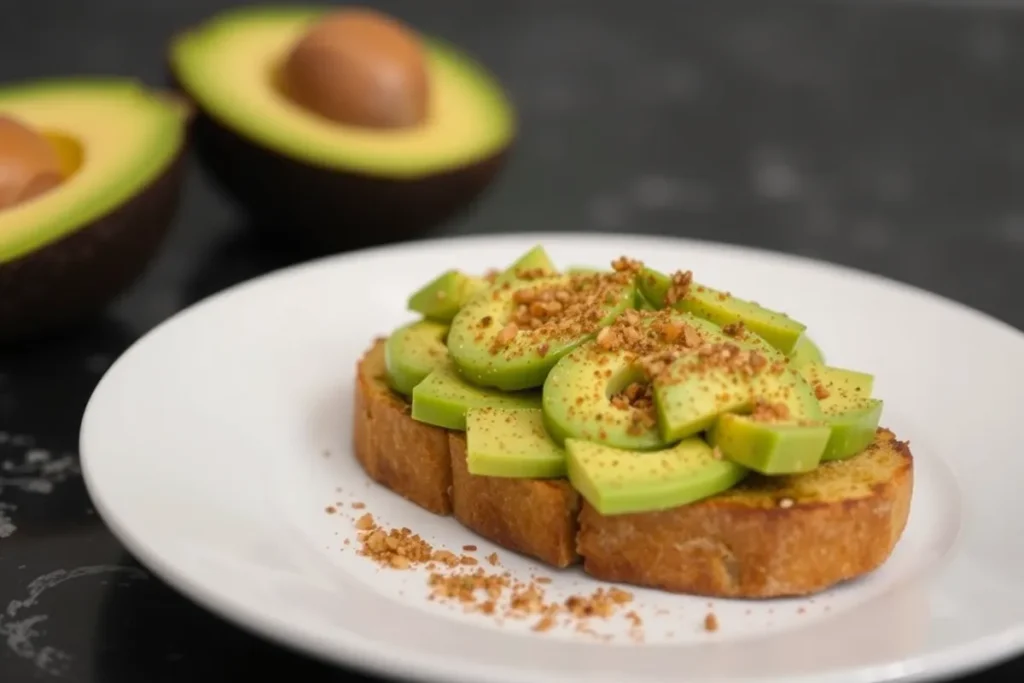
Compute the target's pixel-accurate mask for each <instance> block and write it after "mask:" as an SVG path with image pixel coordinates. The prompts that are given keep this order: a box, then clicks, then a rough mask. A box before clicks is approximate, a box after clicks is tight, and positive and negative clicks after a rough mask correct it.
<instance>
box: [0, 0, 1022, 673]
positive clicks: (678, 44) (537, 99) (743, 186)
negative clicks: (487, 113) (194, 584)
mask: <svg viewBox="0 0 1024 683" xmlns="http://www.w3.org/2000/svg"><path fill="white" fill-rule="evenodd" d="M237 4H240V3H235V2H225V1H224V0H159V1H148V2H147V1H143V0H93V1H92V2H72V1H70V0H66V1H63V2H58V1H57V0H34V1H33V2H27V1H17V2H15V3H14V4H13V5H12V7H11V8H5V9H4V13H3V18H2V19H0V51H2V54H3V58H2V59H0V81H8V80H16V79H17V80H20V79H25V78H31V77H38V76H53V75H60V74H77V73H115V74H127V75H133V76H137V77H140V78H142V79H144V80H146V81H148V82H150V83H154V84H157V83H161V82H162V78H163V55H162V50H163V46H164V45H165V43H166V41H167V39H168V38H169V37H170V35H171V34H172V33H173V32H174V31H176V30H179V29H181V28H183V27H185V26H187V25H189V24H192V23H195V22H197V21H199V20H201V19H202V18H203V17H204V16H206V14H208V13H210V12H212V11H215V10H216V9H218V8H222V7H225V6H229V5H237ZM374 4H378V5H379V6H381V7H383V8H384V9H386V10H388V11H392V12H394V13H396V14H398V15H399V16H402V17H404V18H406V19H407V20H409V21H411V22H413V23H414V24H416V25H417V26H419V27H420V28H421V29H423V30H425V31H427V32H433V33H436V34H440V35H442V36H444V37H446V38H448V39H450V40H452V41H454V42H456V43H458V44H460V45H461V46H463V47H465V48H466V49H467V50H469V51H471V52H472V53H474V54H475V55H477V56H478V57H479V58H480V59H481V60H483V61H484V62H485V63H486V64H487V65H488V66H489V67H490V68H491V69H492V70H493V71H494V72H496V74H497V75H498V76H499V77H500V78H501V79H502V81H503V82H504V83H505V85H506V86H507V87H508V89H509V91H510V93H511V96H512V98H513V100H514V101H515V103H516V105H517V107H518V109H519V112H520V116H521V119H522V133H521V136H520V138H519V142H518V144H517V147H516V149H515V153H514V155H513V157H512V159H511V162H510V164H509V166H508V167H507V170H506V172H505V174H504V175H503V176H502V177H501V179H500V181H499V182H498V184H497V185H496V186H495V187H494V188H493V190H492V191H491V192H489V193H488V195H487V196H486V197H485V199H484V200H483V201H482V202H481V203H479V204H478V205H477V206H476V208H475V209H474V210H472V211H471V212H470V213H468V214H466V215H464V216H463V217H461V218H460V219H458V220H456V221H455V222H453V223H451V224H448V225H445V226H443V227H441V228H438V229H437V230H435V231H434V232H435V233H436V234H468V233H478V232H500V231H510V230H516V231H523V230H538V231H540V230H595V231H621V232H636V233H642V232H643V233H663V234H674V235H681V236H695V237H701V238H708V239H715V240H722V241H727V242H735V243H743V244H752V245H757V246H764V247H770V248H773V249H779V250H783V251H790V252H797V253H801V254H806V255H811V256H815V257H820V258H824V259H827V260H831V261H835V262H839V263H844V264H848V265H852V266H856V267H859V268H863V269H866V270H870V271H874V272H878V273H883V274H885V275H888V276H890V277H893V278H896V279H899V280H903V281H906V282H910V283H913V284H916V285H919V286H921V287H925V288H927V289H931V290H933V291H936V292H939V293H941V294H943V295H946V296H949V297H951V298H953V299H957V300H960V301H962V302H965V303H967V304H969V305H971V306H974V307H976V308H979V309H982V310H984V311H986V312H989V313H992V314H994V315H996V316H998V317H1000V318H1002V319H1004V320H1006V321H1008V322H1010V323H1012V324H1014V325H1016V326H1018V327H1024V305H1021V303H1020V292H1021V291H1024V270H1022V269H1018V268H1017V267H1016V266H1017V265H1019V264H1020V263H1021V260H1022V258H1024V192H1021V184H1022V182H1024V79H1022V78H1021V74H1022V73H1024V3H1021V4H1019V5H1017V4H1016V3H1011V2H1005V3H982V2H974V3H972V2H967V1H965V2H962V3H950V2H945V3H934V4H933V3H925V2H888V3H871V2H847V3H843V2H828V1H826V0H820V1H818V2H796V1H794V0H780V1H779V2H773V3H766V2H760V1H758V0H749V1H747V2H723V1H721V0H719V1H718V2H711V1H708V2H672V1H670V0H660V1H657V2H656V1H653V0H652V1H648V2H643V1H639V2H638V1H634V2H615V1H612V0H577V1H573V0H536V1H533V0H531V1H519V2H514V3H512V2H508V3H486V5H487V7H486V9H485V8H484V3H478V2H472V1H471V0H442V1H438V2H432V3H423V2H413V1H412V0H408V1H405V2H397V1H395V2H387V3H374ZM998 5H1002V7H999V6H998ZM292 259H293V257H290V256H288V255H287V254H286V253H284V252H282V251H281V250H278V249H274V248H272V247H268V246H267V245H265V244H262V243H260V242H258V241H257V240H255V239H253V238H252V237H251V236H250V233H249V232H248V230H247V229H246V226H245V224H244V222H243V219H242V218H241V217H240V216H239V214H238V213H237V212H236V211H234V209H233V207H231V206H230V205H229V204H228V203H227V202H226V200H225V199H223V198H222V197H220V196H218V194H217V193H216V192H215V190H214V189H213V188H212V187H211V186H210V185H209V183H208V182H207V181H206V179H205V178H204V177H203V176H202V174H201V173H199V172H198V171H196V170H195V169H192V172H191V173H190V176H189V178H188V182H187V187H186V195H185V200H184V204H183V206H182V210H181V212H180V214H179V219H178V221H177V223H176V225H175V231H174V233H173V235H172V236H171V238H170V240H169V241H168V243H167V245H166V248H165V250H164V251H163V253H162V254H161V257H160V258H159V259H158V261H157V262H156V263H154V265H153V267H152V268H151V269H150V271H149V273H148V274H147V275H146V277H145V278H144V279H143V280H142V281H141V282H139V284H138V286H137V287H135V288H134V289H133V290H132V291H131V292H130V293H129V294H128V295H127V296H125V297H124V298H123V299H122V300H120V301H119V302H118V303H117V304H116V305H115V306H113V307H112V309H111V310H110V313H109V315H108V316H107V317H106V318H104V319H103V320H100V321H97V323H96V324H95V325H92V326H90V327H88V328H87V329H83V330H80V331H78V332H76V334H75V335H74V336H71V337H67V338H64V339H61V340H56V341H54V342H51V343H46V344H40V345H37V346H35V347H33V348H31V349H28V350H24V351H19V352H17V353H14V352H5V353H3V354H0V463H7V465H6V466H5V467H4V469H0V529H5V531H4V532H3V533H0V536H3V535H5V534H7V536H6V537H4V538H0V613H2V612H3V610H4V609H8V610H9V609H10V605H14V607H15V609H16V611H17V618H16V619H15V618H13V617H12V616H8V617H7V618H6V620H5V621H0V680H3V681H4V682H5V683H7V682H10V683H21V682H22V681H30V680H37V679H45V678H48V677H49V676H50V672H57V673H62V674H63V680H66V681H76V682H78V681H81V682H85V683H120V682H121V681H125V682H130V683H137V682H139V681H167V682H168V683H171V682H174V683H177V682H180V681H185V680H186V679H194V680H196V681H214V680H222V679H224V678H225V677H226V678H228V679H234V678H235V677H238V678H239V679H240V678H241V677H242V676H247V675H250V674H252V673H253V672H258V671H260V670H261V669H264V668H265V667H266V666H268V665H269V664H271V663H280V664H283V665H288V666H290V667H294V672H295V675H297V676H302V677H305V679H306V680H309V681H321V680H327V679H329V678H332V677H333V676H335V675H336V674H335V672H334V671H333V670H330V669H327V668H326V667H321V666H320V665H318V664H315V663H312V662H309V661H306V660H303V659H299V658H298V657H294V656H292V655H290V654H288V653H285V652H284V651H282V650H279V649H277V648H275V647H273V646H270V645H266V644H264V643H263V642H262V641H257V640H255V639H253V638H250V637H249V636H246V635H244V634H242V633H241V632H240V631H238V630H236V629H234V628H232V627H230V626H227V625H224V624H222V623H221V622H220V621H219V620H217V619H215V618H213V617H211V616H208V615H207V614H206V613H205V612H203V611H202V610H200V609H199V608H196V607H194V606H192V605H191V604H190V603H188V602H186V601H185V600H184V599H183V598H180V597H178V596H177V595H176V594H175V593H173V592H172V591H171V590H170V589H168V588H166V587H164V586H163V585H162V584H161V583H160V582H159V581H158V580H156V579H155V578H153V577H151V576H149V575H148V574H147V573H145V572H144V571H141V570H137V569H135V570H130V571H129V570H124V569H121V570H117V569H116V567H119V566H120V567H133V566H135V565H134V563H133V561H132V560H131V559H130V558H129V557H127V556H126V554H125V553H124V552H123V550H122V549H121V548H120V546H119V545H118V544H117V543H116V542H115V541H114V540H113V539H112V538H111V537H110V536H109V534H108V533H107V532H106V530H105V529H104V527H103V526H102V523H101V522H100V521H99V520H98V518H97V517H96V515H95V514H94V513H93V511H92V508H91V507H90V504H89V500H88V497H87V496H86V494H85V491H84V488H83V486H82V483H81V479H80V477H78V476H77V461H76V454H75V449H76V444H77V430H78V423H79V418H80V416H81V411H82V408H83V407H84V404H85V401H86V399H87V398H88V396H89V394H90V392H91V391H92V388H93V387H94V385H95V383H96V381H97V380H98V379H99V376H100V375H101V373H102V372H103V371H104V369H105V368H106V367H107V366H108V365H109V363H110V362H111V361H112V360H113V359H114V358H115V357H116V356H117V355H118V354H119V353H120V352H121V351H122V350H123V349H124V348H126V346H127V345H128V344H130V343H131V342H132V341H133V340H134V339H135V338H137V337H138V336H139V335H140V334H141V333H143V332H145V331H146V330H148V329H149V328H151V327H152V326H153V325H154V324H156V323H158V322H160V321H161V320H163V319H164V318H166V317H167V316H169V315H170V314H172V313H174V312H175V311H177V310H179V309H180V308H182V307H184V306H187V305H189V304H190V303H192V302H194V301H196V300H197V299H199V298H202V297H204V296H206V295H208V294H210V293H212V292H214V291H217V290H218V289H221V288H223V287H225V286H228V285H230V284H233V283H235V282H238V281H240V280H242V279H245V278H247V277H250V276H252V275H255V274H258V273H261V272H265V271H266V270H269V269H272V268H276V267H279V266H282V265H286V264H287V263H289V262H290V261H291V260H292ZM12 468H13V469H12ZM5 520H6V522H5ZM5 523H6V524H7V525H8V526H6V527H5V526H4V524H5ZM12 526H13V527H17V528H16V530H14V529H12V528H11V527H12ZM11 531H13V533H10V532H11ZM60 572H64V573H60ZM33 582H35V583H33ZM12 601H21V603H20V604H16V603H14V602H12ZM43 616H45V620H35V617H43ZM33 630H34V631H35V632H33ZM1009 667H1010V668H1008V669H1007V671H1011V672H1015V673H1017V674H1018V675H1019V674H1020V673H1021V672H1022V671H1024V663H1019V662H1018V663H1016V664H1012V665H1009ZM992 676H993V677H992V678H989V677H987V676H986V677H984V678H978V679H975V680H978V681H982V680H994V674H993V675H992ZM332 680H333V679H332Z"/></svg>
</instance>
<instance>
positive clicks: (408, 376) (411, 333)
mask: <svg viewBox="0 0 1024 683" xmlns="http://www.w3.org/2000/svg"><path fill="white" fill-rule="evenodd" d="M447 334H448V326H447V325H445V324H444V323H439V322H434V321H432V320H419V321H417V322H414V323H409V324H408V325H404V326H402V327H400V328H398V329H397V330H395V331H394V332H392V333H391V336H390V337H388V340H387V342H386V343H385V344H384V360H385V364H386V368H387V381H388V385H390V386H391V388H392V389H394V390H395V391H397V392H398V393H400V394H404V395H405V396H411V395H412V390H413V388H414V387H415V386H416V385H417V384H419V383H420V382H422V381H423V380H424V379H425V378H426V376H427V375H429V374H430V373H431V372H433V371H434V370H436V369H437V368H442V367H444V366H446V365H447V364H448V363H449V361H448V349H447V348H445V345H444V339H445V336H446V335H447Z"/></svg>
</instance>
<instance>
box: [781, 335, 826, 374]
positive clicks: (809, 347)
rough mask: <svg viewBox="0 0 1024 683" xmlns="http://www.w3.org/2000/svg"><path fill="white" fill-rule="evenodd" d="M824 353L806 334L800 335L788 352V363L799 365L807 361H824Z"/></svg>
mask: <svg viewBox="0 0 1024 683" xmlns="http://www.w3.org/2000/svg"><path fill="white" fill-rule="evenodd" d="M824 362H825V354H824V353H822V352H821V349H820V348H818V345H817V344H815V343H814V342H813V341H811V338H810V337H808V336H807V335H806V334H802V335H800V338H799V339H798V340H797V342H796V345H795V346H793V350H792V351H790V352H789V364H790V365H792V366H793V367H800V366H801V365H806V364H808V363H824Z"/></svg>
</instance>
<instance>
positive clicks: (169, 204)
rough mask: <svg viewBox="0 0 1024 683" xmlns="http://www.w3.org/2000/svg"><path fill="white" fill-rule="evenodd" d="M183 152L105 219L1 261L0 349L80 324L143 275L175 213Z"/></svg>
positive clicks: (181, 175) (181, 173) (102, 218)
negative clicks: (18, 255) (10, 259)
mask: <svg viewBox="0 0 1024 683" xmlns="http://www.w3.org/2000/svg"><path fill="white" fill-rule="evenodd" d="M184 156H185V154H184V151H181V152H179V153H178V155H177V157H175V158H174V160H173V161H172V162H171V163H170V164H168V166H167V167H166V168H165V169H164V171H163V173H161V175H160V176H158V177H157V178H156V179H155V180H154V181H153V182H152V183H150V184H149V185H148V186H147V187H145V188H144V189H142V190H141V191H139V192H138V193H137V194H136V195H135V196H134V197H132V198H131V199H130V200H128V201H127V202H125V203H124V204H122V205H121V206H119V207H118V208H116V209H114V210H113V211H112V212H110V213H108V214H106V215H105V216H103V217H101V218H99V219H96V220H94V221H92V222H91V223H89V224H88V225H84V226H82V227H80V228H79V229H77V230H75V231H74V232H72V233H71V234H69V235H66V236H65V237H63V238H61V239H59V240H57V241H56V242H51V243H50V244H47V245H46V246H44V247H42V248H40V249H38V250H36V251H33V252H31V253H29V254H26V255H25V256H23V257H21V258H19V259H17V260H14V261H10V262H7V263H0V344H10V343H15V342H25V341H30V340H32V339H34V338H37V337H40V336H42V335H44V334H51V333H54V332H56V331H57V330H58V329H60V328H64V327H68V326H71V325H74V324H78V323H81V322H83V321H84V320H85V319H86V318H88V317H90V316H92V315H94V314H96V313H97V312H99V311H100V310H101V309H102V308H104V307H105V306H106V305H107V304H108V303H109V302H110V301H111V300H113V299H114V298H115V297H117V296H118V295H119V294H120V293H122V292H123V291H124V290H125V289H127V288H128V287H129V286H131V285H132V284H133V283H134V282H135V280H136V279H137V278H138V277H139V276H140V275H141V274H142V273H143V272H144V271H145V270H146V268H147V266H148V265H149V263H150V262H151V261H152V259H153V257H154V256H155V255H156V253H157V251H158V250H159V249H160V246H161V245H162V243H163V241H164V238H165V236H166V235H167V233H168V231H169V228H170V225H171V222H172V221H173V219H174V216H175V214H176V213H177V208H178V202H179V198H180V195H181V185H182V177H183V169H184Z"/></svg>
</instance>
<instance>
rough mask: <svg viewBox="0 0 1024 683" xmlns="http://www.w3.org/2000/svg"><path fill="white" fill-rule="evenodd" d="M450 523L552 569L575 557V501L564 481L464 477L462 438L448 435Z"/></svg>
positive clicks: (577, 499) (576, 496)
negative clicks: (547, 565) (453, 514)
mask: <svg viewBox="0 0 1024 683" xmlns="http://www.w3.org/2000/svg"><path fill="white" fill-rule="evenodd" d="M448 438H449V450H450V451H451V456H452V508H453V510H454V513H455V519H457V520H459V521H460V522H461V523H462V524H463V526H465V527H466V528H468V529H471V530H472V531H475V532H476V533H477V534H479V535H481V536H483V537H484V538H487V539H489V540H491V541H494V542H495V543H497V544H498V545H500V546H502V547H504V548H508V549H509V550H514V551H516V552H519V553H522V554H523V555H529V556H530V557H535V558H537V559H539V560H541V561H542V562H547V563H548V564H550V565H552V566H555V567H567V566H569V565H570V564H574V563H576V562H578V561H579V556H578V555H577V554H576V530H577V521H576V518H577V515H578V514H579V509H580V496H579V494H578V493H576V490H575V489H573V488H572V486H570V485H569V482H568V481H566V480H564V479H552V480H549V479H511V478H507V477H483V476H478V475H474V474H470V473H469V468H468V466H467V463H466V435H465V434H463V433H461V432H451V433H450V434H449V437H448Z"/></svg>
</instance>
